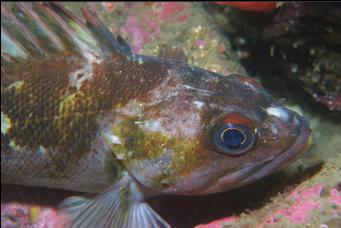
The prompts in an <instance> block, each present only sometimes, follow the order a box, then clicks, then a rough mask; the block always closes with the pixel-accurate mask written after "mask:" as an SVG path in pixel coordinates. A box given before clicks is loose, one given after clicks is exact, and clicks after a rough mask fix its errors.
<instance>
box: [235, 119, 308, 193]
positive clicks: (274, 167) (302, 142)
mask: <svg viewBox="0 0 341 228" xmlns="http://www.w3.org/2000/svg"><path fill="white" fill-rule="evenodd" d="M299 118H300V121H301V125H302V127H301V130H300V133H299V136H298V138H297V139H296V141H295V143H294V144H293V145H291V146H290V148H289V149H287V150H285V151H283V152H282V153H280V154H278V155H276V156H274V157H273V159H271V160H268V161H266V162H264V163H262V164H259V165H257V166H256V167H254V168H253V169H251V170H250V171H249V173H252V174H251V175H248V176H247V177H246V178H244V179H241V181H240V182H239V184H238V185H237V187H239V186H242V185H245V184H248V183H252V182H255V181H257V180H259V179H261V178H263V177H265V176H267V175H270V174H272V173H275V172H277V171H279V170H280V169H281V168H284V167H285V166H286V165H288V164H290V163H291V162H293V161H295V160H296V159H297V158H298V157H300V155H302V154H303V153H305V152H306V151H308V150H309V148H310V145H311V129H310V127H309V123H308V121H307V120H306V119H305V118H303V117H299Z"/></svg>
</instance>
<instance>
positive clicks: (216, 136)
mask: <svg viewBox="0 0 341 228" xmlns="http://www.w3.org/2000/svg"><path fill="white" fill-rule="evenodd" d="M212 130H213V131H212V138H211V140H212V141H211V142H212V144H213V146H214V148H215V150H217V151H218V152H220V153H223V154H227V155H232V156H237V155H241V154H243V153H245V152H247V151H249V150H250V149H251V148H252V146H253V145H254V143H255V140H256V137H255V134H254V131H253V130H252V129H250V128H248V127H247V126H243V125H241V124H234V123H224V124H219V125H218V126H216V127H215V128H213V129H212Z"/></svg>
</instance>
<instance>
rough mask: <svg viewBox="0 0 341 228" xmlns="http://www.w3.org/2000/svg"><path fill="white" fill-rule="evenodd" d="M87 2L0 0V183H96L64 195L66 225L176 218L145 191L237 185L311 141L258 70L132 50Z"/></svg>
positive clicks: (156, 222) (187, 191)
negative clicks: (217, 67)
mask: <svg viewBox="0 0 341 228" xmlns="http://www.w3.org/2000/svg"><path fill="white" fill-rule="evenodd" d="M82 12H83V17H84V19H85V21H86V22H85V23H83V22H82V21H81V20H79V19H78V18H76V17H75V16H73V15H72V14H71V13H70V12H69V11H67V10H66V9H65V8H64V7H63V6H62V5H61V4H59V3H16V4H14V5H12V7H11V10H9V9H7V7H6V6H5V5H3V4H1V18H2V19H3V20H2V22H1V23H2V24H1V25H2V27H1V50H2V52H1V59H2V61H1V125H2V127H1V182H2V183H10V184H18V185H30V186H43V187H50V188H61V189H68V190H74V191H79V192H87V193H97V194H98V195H97V196H96V197H94V198H92V199H89V198H83V197H71V198H67V199H65V201H63V202H62V203H61V205H60V208H61V211H62V213H64V214H65V215H66V221H65V225H66V226H67V227H92V226H99V227H123V226H129V227H140V226H141V224H144V225H143V226H144V227H169V225H168V224H167V222H166V221H164V220H163V219H162V218H161V217H160V216H159V215H158V214H157V213H156V212H154V211H153V209H152V208H151V207H150V206H149V205H148V204H147V203H146V199H148V198H149V197H153V196H155V195H160V194H176V195H202V194H211V193H215V192H221V191H226V190H229V189H232V188H236V187H239V186H242V185H245V184H248V183H251V182H254V181H256V180H258V179H260V178H262V177H264V176H267V175H269V174H271V173H273V172H276V171H278V170H279V169H281V168H283V167H284V166H285V165H287V164H288V163H289V161H294V160H295V159H297V158H298V157H299V155H300V154H301V153H303V152H304V151H305V150H306V149H307V144H308V141H309V137H310V128H309V124H308V122H307V121H306V120H305V119H304V118H303V117H301V116H300V115H299V114H297V113H295V112H294V111H291V110H289V109H287V108H286V107H284V106H283V105H282V104H281V103H280V102H277V101H276V100H275V99H274V98H272V97H271V95H270V94H268V93H267V92H266V91H265V90H264V89H263V88H262V87H261V86H260V85H259V84H258V83H257V82H255V81H254V80H253V79H251V78H248V77H246V76H241V75H237V74H233V75H229V76H224V75H220V74H217V73H214V72H210V71H207V70H205V69H201V68H197V67H193V66H190V65H188V64H186V63H185V62H183V61H179V60H177V59H167V58H159V57H152V56H143V55H138V54H135V53H133V52H132V50H131V48H130V46H129V45H128V44H127V43H126V42H125V41H124V40H123V39H122V38H121V37H120V36H116V37H115V36H114V35H113V34H112V33H111V32H110V31H109V29H108V28H107V27H106V26H105V25H104V24H103V23H102V22H101V21H100V19H99V18H98V17H97V15H96V13H95V12H94V11H92V10H91V9H90V8H87V7H85V8H83V9H82ZM20 28H23V29H20ZM162 53H163V55H164V52H162ZM177 56H180V55H179V54H178V55H177ZM163 57H167V56H163ZM181 58H182V56H181ZM255 85H257V86H255ZM217 129H218V130H217ZM231 129H233V131H234V132H235V133H236V132H237V131H238V133H239V134H240V135H243V140H239V142H236V143H234V144H233V146H232V147H231V145H230V142H231V141H230V139H229V137H230V136H229V135H224V133H225V132H229V131H228V130H231ZM249 136H250V137H249Z"/></svg>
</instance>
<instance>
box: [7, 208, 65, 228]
mask: <svg viewBox="0 0 341 228" xmlns="http://www.w3.org/2000/svg"><path fill="white" fill-rule="evenodd" d="M1 227H3V228H7V227H8V228H9V227H37V228H50V227H51V228H52V227H53V228H61V227H62V219H61V216H60V214H59V212H58V210H57V209H55V208H51V207H46V206H39V205H31V204H22V203H1Z"/></svg>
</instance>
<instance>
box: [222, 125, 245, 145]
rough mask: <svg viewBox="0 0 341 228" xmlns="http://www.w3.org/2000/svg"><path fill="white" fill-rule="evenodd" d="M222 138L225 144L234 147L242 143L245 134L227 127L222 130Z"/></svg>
mask: <svg viewBox="0 0 341 228" xmlns="http://www.w3.org/2000/svg"><path fill="white" fill-rule="evenodd" d="M222 139H223V143H224V144H225V145H226V146H228V147H232V148H236V147H238V146H240V144H242V143H243V141H244V140H245V136H244V134H243V133H242V132H241V131H240V130H238V129H227V130H226V131H224V132H223V134H222Z"/></svg>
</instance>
